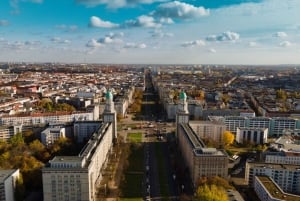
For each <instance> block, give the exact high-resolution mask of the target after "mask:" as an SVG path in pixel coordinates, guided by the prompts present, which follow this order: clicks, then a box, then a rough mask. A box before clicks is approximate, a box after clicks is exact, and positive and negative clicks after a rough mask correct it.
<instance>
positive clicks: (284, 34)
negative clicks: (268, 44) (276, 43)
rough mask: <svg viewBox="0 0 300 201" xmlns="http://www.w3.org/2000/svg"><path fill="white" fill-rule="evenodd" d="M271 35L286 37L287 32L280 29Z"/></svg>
mask: <svg viewBox="0 0 300 201" xmlns="http://www.w3.org/2000/svg"><path fill="white" fill-rule="evenodd" d="M273 37H276V38H284V37H287V34H286V33H285V32H282V31H280V32H277V33H274V34H273Z"/></svg>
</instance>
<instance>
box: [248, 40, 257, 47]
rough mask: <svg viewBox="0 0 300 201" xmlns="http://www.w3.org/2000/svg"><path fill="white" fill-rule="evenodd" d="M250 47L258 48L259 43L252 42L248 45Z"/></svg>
mask: <svg viewBox="0 0 300 201" xmlns="http://www.w3.org/2000/svg"><path fill="white" fill-rule="evenodd" d="M248 45H249V47H256V46H257V42H253V41H251V42H249V43H248Z"/></svg>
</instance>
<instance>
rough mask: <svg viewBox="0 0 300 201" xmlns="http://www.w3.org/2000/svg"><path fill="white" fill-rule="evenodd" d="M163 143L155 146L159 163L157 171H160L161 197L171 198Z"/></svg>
mask: <svg viewBox="0 0 300 201" xmlns="http://www.w3.org/2000/svg"><path fill="white" fill-rule="evenodd" d="M161 146H162V143H156V144H155V157H156V161H157V169H158V175H159V177H158V178H159V186H160V195H161V197H169V196H170V192H169V184H168V175H167V172H166V167H165V165H164V159H163V156H162V154H163V153H162V147H161ZM165 200H169V199H168V198H165Z"/></svg>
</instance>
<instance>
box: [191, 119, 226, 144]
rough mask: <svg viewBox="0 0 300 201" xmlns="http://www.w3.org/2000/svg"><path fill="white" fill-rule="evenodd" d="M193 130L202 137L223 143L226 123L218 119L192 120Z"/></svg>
mask: <svg viewBox="0 0 300 201" xmlns="http://www.w3.org/2000/svg"><path fill="white" fill-rule="evenodd" d="M190 126H191V128H192V129H193V131H194V132H195V133H196V134H197V135H198V136H199V137H200V138H201V139H203V138H205V139H210V140H213V141H214V142H217V143H219V144H222V140H223V134H224V132H225V131H226V125H225V124H224V123H222V122H218V121H190Z"/></svg>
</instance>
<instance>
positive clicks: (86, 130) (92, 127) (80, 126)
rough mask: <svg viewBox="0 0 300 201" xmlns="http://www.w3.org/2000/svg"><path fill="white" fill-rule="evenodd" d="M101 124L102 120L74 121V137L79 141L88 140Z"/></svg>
mask: <svg viewBox="0 0 300 201" xmlns="http://www.w3.org/2000/svg"><path fill="white" fill-rule="evenodd" d="M100 126H101V121H76V122H74V126H73V128H74V137H75V138H76V141H77V142H78V143H83V142H85V141H87V140H88V139H89V138H90V136H91V134H92V133H94V132H96V131H97V130H98V129H99V127H100Z"/></svg>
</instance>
